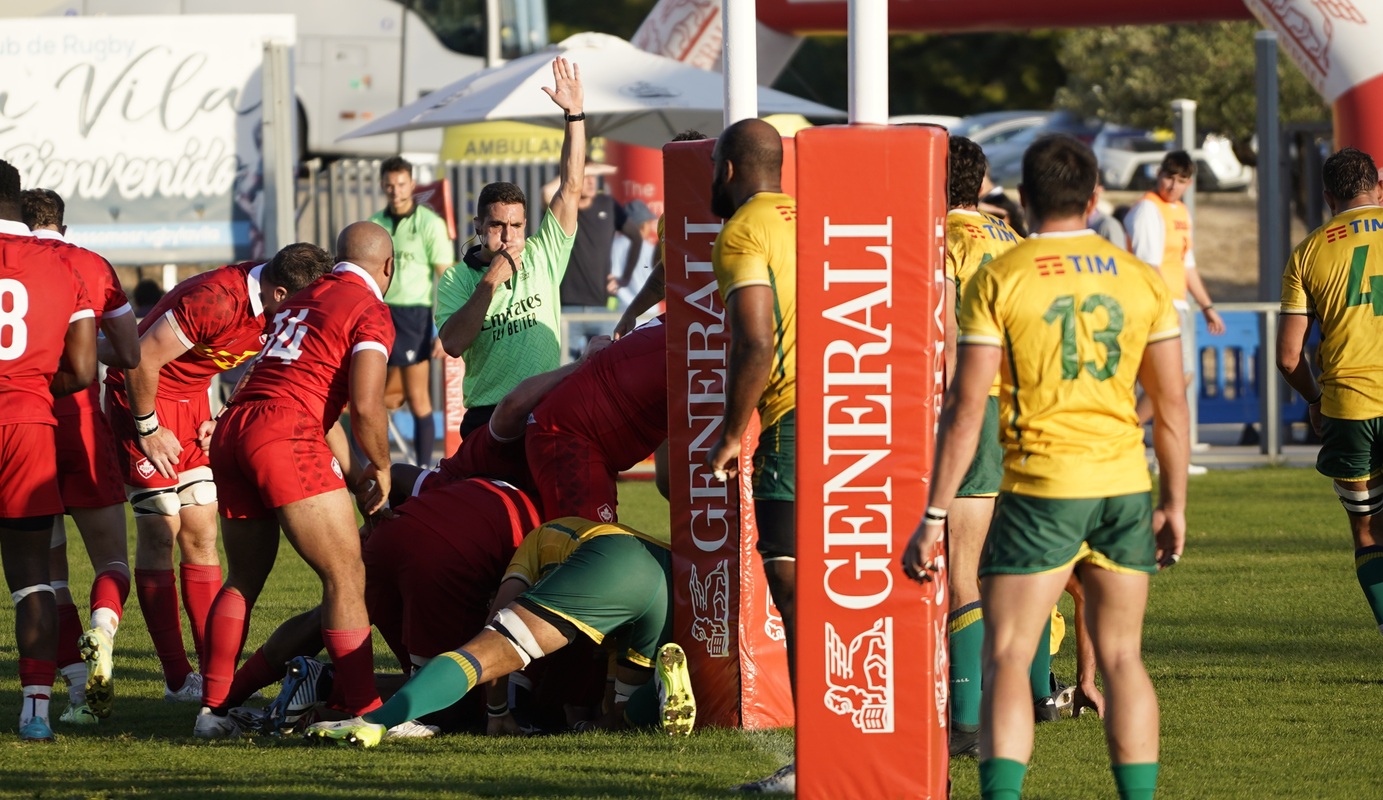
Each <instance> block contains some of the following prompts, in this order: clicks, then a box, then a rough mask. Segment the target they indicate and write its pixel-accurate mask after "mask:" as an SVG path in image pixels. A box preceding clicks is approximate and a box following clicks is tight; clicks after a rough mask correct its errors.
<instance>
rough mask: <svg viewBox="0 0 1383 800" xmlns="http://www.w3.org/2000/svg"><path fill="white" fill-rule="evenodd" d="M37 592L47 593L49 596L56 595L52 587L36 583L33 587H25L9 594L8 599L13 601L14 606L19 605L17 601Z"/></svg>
mask: <svg viewBox="0 0 1383 800" xmlns="http://www.w3.org/2000/svg"><path fill="white" fill-rule="evenodd" d="M38 592H47V593H48V594H51V595H56V594H57V592H55V591H53V587H52V586H49V585H48V584H46V583H36V584H34V585H33V586H25V587H24V588H23V589H20V590H19V591H17V592H10V599H11V600H13V601H14V604H15V605H19V601H21V600H23V599H24V598H26V597H28V596H29V595H31V594H36V593H38Z"/></svg>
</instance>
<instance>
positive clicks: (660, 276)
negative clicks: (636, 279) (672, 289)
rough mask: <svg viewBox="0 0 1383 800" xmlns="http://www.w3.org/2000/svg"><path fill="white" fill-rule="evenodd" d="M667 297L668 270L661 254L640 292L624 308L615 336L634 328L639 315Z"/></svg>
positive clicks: (616, 324)
mask: <svg viewBox="0 0 1383 800" xmlns="http://www.w3.org/2000/svg"><path fill="white" fill-rule="evenodd" d="M666 297H667V270H666V269H665V268H664V267H663V259H662V257H661V256H659V257H658V259H657V260H656V261H654V262H653V270H652V272H650V273H649V275H648V280H646V281H644V284H643V286H641V287H639V293H638V294H636V295H634V299H633V300H631V301H629V307H628V308H626V309H624V313H623V314H621V315H620V318H619V322H617V323H615V338H616V339H618V338H619V337H621V336H623V335H625V334H626V333H629V332H630V331H632V330H634V328H635V326H636V325H637V323H638V321H639V317H641V316H643V313H644V312H645V311H647V310H648V309H650V308H652V307H654V306H656V305H657V304H659V303H661V302H663V300H664V299H665V298H666Z"/></svg>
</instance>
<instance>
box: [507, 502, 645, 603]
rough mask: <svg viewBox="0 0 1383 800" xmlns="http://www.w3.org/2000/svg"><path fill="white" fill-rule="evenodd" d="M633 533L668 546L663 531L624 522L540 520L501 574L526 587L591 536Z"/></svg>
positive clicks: (564, 559)
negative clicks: (524, 583)
mask: <svg viewBox="0 0 1383 800" xmlns="http://www.w3.org/2000/svg"><path fill="white" fill-rule="evenodd" d="M621 534H622V535H626V536H634V537H637V538H639V539H643V540H644V541H646V542H651V543H653V544H655V545H658V546H659V547H663V548H666V549H669V550H670V549H672V542H671V540H670V539H669V538H668V535H667V534H665V533H652V534H649V533H644V532H643V531H640V530H636V529H634V528H631V527H629V526H627V525H620V524H618V523H611V522H594V521H592V520H589V519H584V518H582V517H559V518H558V519H554V520H551V521H550V522H546V523H544V524H543V525H542V526H540V527H538V528H537V529H536V530H533V531H532V532H530V533H529V534H528V535H527V536H525V537H524V540H523V543H522V544H520V545H519V549H518V551H517V552H515V553H514V559H513V561H511V562H510V563H509V569H507V570H505V574H504V577H505V578H509V577H518V578H521V579H523V580H524V581H526V582H527V583H528V584H529V585H530V586H531V585H533V584H535V583H537V582H538V581H539V580H540V579H541V578H542V577H543V576H544V575H546V574H547V573H549V572H551V571H552V569H553V568H554V567H556V566H557V565H559V564H561V563H562V562H564V561H566V560H567V559H568V558H569V557H571V554H572V553H574V552H576V549H577V548H578V547H580V546H581V545H583V544H585V543H586V542H588V541H590V540H591V539H595V538H597V537H600V536H614V535H621Z"/></svg>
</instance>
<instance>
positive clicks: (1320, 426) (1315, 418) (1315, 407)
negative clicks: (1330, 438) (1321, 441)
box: [1306, 403, 1325, 436]
mask: <svg viewBox="0 0 1383 800" xmlns="http://www.w3.org/2000/svg"><path fill="white" fill-rule="evenodd" d="M1306 416H1307V418H1308V419H1310V420H1311V430H1313V431H1315V432H1316V435H1317V436H1324V435H1325V428H1324V426H1325V418H1324V417H1322V416H1321V404H1320V403H1313V404H1311V405H1309V406H1307V407H1306Z"/></svg>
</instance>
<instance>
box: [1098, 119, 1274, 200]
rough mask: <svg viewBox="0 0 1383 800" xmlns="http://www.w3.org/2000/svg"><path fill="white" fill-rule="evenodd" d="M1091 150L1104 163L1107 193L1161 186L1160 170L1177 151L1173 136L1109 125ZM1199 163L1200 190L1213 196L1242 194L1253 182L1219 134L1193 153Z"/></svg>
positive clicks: (1197, 186)
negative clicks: (1230, 192)
mask: <svg viewBox="0 0 1383 800" xmlns="http://www.w3.org/2000/svg"><path fill="white" fill-rule="evenodd" d="M1091 147H1092V148H1093V149H1094V150H1095V157H1096V158H1098V159H1099V161H1100V176H1101V178H1102V180H1103V181H1104V185H1105V188H1107V189H1132V190H1141V189H1151V188H1153V187H1154V186H1155V185H1156V184H1157V168H1158V166H1159V165H1160V164H1161V163H1162V159H1163V157H1164V156H1166V155H1167V153H1168V152H1169V151H1170V150H1171V149H1172V148H1173V147H1175V144H1174V143H1173V141H1172V139H1171V137H1170V136H1165V135H1158V134H1154V133H1151V132H1149V131H1145V130H1140V129H1137V128H1125V127H1122V126H1115V125H1109V126H1106V128H1105V130H1102V131H1101V132H1100V134H1099V135H1098V136H1096V137H1095V141H1094V143H1093V144H1092V145H1091ZM1191 157H1192V158H1193V159H1195V161H1196V188H1197V189H1199V190H1202V191H1210V192H1215V191H1219V192H1228V191H1238V190H1241V189H1246V188H1248V186H1249V184H1250V183H1252V182H1253V168H1252V167H1248V166H1245V165H1244V164H1242V163H1240V161H1239V159H1238V158H1237V157H1236V156H1235V155H1234V146H1233V143H1232V142H1230V140H1229V139H1226V138H1225V137H1223V136H1219V135H1217V134H1213V133H1212V134H1209V135H1207V136H1206V137H1205V140H1204V142H1202V144H1201V146H1200V147H1197V148H1194V149H1192V150H1191Z"/></svg>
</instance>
